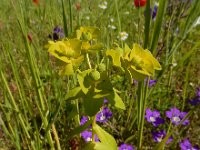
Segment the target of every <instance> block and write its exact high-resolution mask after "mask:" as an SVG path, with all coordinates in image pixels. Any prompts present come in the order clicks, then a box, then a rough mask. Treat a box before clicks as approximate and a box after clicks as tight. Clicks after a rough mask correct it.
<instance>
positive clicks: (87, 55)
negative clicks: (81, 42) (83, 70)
mask: <svg viewBox="0 0 200 150" xmlns="http://www.w3.org/2000/svg"><path fill="white" fill-rule="evenodd" d="M86 59H87V63H88V66H89V68H90V69H92V66H91V63H90V58H89V54H88V53H87V54H86Z"/></svg>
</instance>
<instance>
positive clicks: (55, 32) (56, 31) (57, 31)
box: [49, 26, 65, 41]
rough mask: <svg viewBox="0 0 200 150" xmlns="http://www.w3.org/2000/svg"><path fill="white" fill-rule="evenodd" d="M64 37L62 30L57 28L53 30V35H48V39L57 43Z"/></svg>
mask: <svg viewBox="0 0 200 150" xmlns="http://www.w3.org/2000/svg"><path fill="white" fill-rule="evenodd" d="M64 36H65V34H64V32H63V29H62V28H60V27H58V26H57V27H55V28H54V29H53V34H52V35H51V34H49V38H50V39H52V40H54V41H57V40H59V39H61V38H64Z"/></svg>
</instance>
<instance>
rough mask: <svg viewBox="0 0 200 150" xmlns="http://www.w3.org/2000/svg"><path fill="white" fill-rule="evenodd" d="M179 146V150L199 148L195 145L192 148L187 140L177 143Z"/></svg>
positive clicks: (195, 149) (196, 149) (197, 149)
mask: <svg viewBox="0 0 200 150" xmlns="http://www.w3.org/2000/svg"><path fill="white" fill-rule="evenodd" d="M179 146H180V148H181V150H199V147H198V146H197V145H195V146H194V147H192V144H191V143H190V141H189V139H185V140H183V141H181V142H180V143H179Z"/></svg>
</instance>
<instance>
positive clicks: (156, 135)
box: [152, 130, 173, 144]
mask: <svg viewBox="0 0 200 150" xmlns="http://www.w3.org/2000/svg"><path fill="white" fill-rule="evenodd" d="M152 136H153V140H154V141H155V142H157V143H159V142H161V141H162V140H163V139H164V138H165V136H166V132H165V131H164V130H160V131H153V132H152ZM172 140H173V138H172V136H170V137H169V138H168V140H167V142H166V144H168V143H170V142H171V141H172Z"/></svg>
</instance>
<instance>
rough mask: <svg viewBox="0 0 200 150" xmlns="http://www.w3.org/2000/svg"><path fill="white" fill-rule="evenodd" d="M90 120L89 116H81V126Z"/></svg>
mask: <svg viewBox="0 0 200 150" xmlns="http://www.w3.org/2000/svg"><path fill="white" fill-rule="evenodd" d="M88 120H89V119H88V117H87V116H83V117H81V121H80V125H81V126H82V125H84V124H85V123H86V122H87V121H88Z"/></svg>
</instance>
